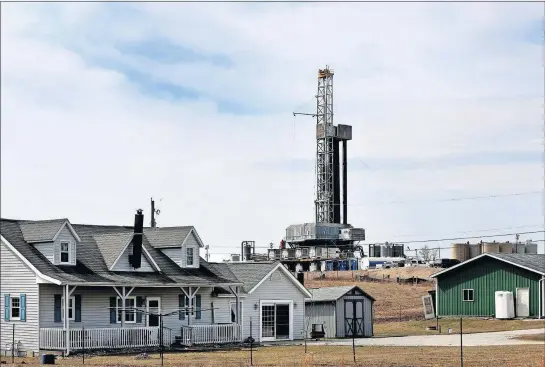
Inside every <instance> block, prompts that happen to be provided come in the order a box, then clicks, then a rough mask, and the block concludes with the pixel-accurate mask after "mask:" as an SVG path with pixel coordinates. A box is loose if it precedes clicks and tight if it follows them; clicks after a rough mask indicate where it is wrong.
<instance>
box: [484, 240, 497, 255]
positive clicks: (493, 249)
mask: <svg viewBox="0 0 545 367" xmlns="http://www.w3.org/2000/svg"><path fill="white" fill-rule="evenodd" d="M499 252H500V244H499V243H497V242H487V243H483V253H489V254H497V253H499Z"/></svg>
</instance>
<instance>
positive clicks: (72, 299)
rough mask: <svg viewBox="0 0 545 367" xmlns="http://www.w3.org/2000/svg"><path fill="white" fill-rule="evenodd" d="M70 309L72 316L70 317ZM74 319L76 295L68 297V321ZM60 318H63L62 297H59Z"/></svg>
mask: <svg viewBox="0 0 545 367" xmlns="http://www.w3.org/2000/svg"><path fill="white" fill-rule="evenodd" d="M70 310H72V317H70ZM75 319H76V297H68V321H74V320H75ZM61 320H64V297H61Z"/></svg>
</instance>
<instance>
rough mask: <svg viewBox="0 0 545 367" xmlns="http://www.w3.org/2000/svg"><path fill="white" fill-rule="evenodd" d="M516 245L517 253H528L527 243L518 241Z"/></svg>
mask: <svg viewBox="0 0 545 367" xmlns="http://www.w3.org/2000/svg"><path fill="white" fill-rule="evenodd" d="M515 247H516V249H517V254H524V253H526V245H525V244H524V243H517V245H516V246H515Z"/></svg>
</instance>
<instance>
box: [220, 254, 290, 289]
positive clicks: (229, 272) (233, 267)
mask: <svg viewBox="0 0 545 367" xmlns="http://www.w3.org/2000/svg"><path fill="white" fill-rule="evenodd" d="M278 264H280V262H279V261H260V262H255V263H252V262H233V263H212V264H210V266H213V267H214V268H215V269H216V270H217V271H218V273H220V274H221V275H222V276H225V277H228V278H231V277H232V276H234V277H235V278H236V279H238V280H239V281H240V282H241V283H244V286H243V288H244V292H246V293H248V292H249V291H250V290H251V289H252V288H253V287H255V286H256V285H257V284H258V283H259V282H260V281H261V280H262V279H263V278H264V277H265V276H266V275H267V274H269V272H270V271H271V270H273V269H274V267H276V266H277V265H278Z"/></svg>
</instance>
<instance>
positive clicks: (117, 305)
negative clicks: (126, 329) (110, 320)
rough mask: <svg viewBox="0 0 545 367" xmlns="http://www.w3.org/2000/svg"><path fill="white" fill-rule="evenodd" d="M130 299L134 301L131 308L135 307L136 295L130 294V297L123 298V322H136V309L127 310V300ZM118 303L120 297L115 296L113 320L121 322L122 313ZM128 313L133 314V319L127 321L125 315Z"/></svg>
mask: <svg viewBox="0 0 545 367" xmlns="http://www.w3.org/2000/svg"><path fill="white" fill-rule="evenodd" d="M130 299H132V300H133V301H134V306H133V308H136V296H130V297H126V298H125V322H124V323H125V324H136V310H130V309H129V310H127V301H128V300H130ZM120 303H121V297H117V300H116V303H115V311H116V316H115V321H116V323H117V324H121V318H122V317H123V315H122V307H120ZM129 315H133V321H127V317H128V316H129Z"/></svg>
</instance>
